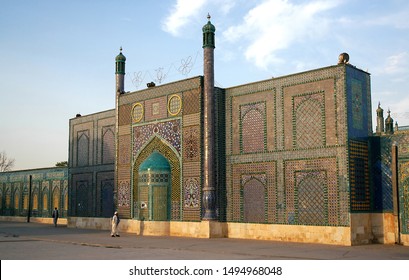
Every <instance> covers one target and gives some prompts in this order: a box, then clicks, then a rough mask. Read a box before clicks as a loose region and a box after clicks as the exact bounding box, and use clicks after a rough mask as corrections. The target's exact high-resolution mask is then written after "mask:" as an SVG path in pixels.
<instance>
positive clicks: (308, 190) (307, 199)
mask: <svg viewBox="0 0 409 280" xmlns="http://www.w3.org/2000/svg"><path fill="white" fill-rule="evenodd" d="M327 181H328V179H327V176H326V172H324V171H307V172H304V171H300V172H296V190H295V193H296V209H297V210H296V221H295V222H296V223H297V224H302V225H326V224H328V219H327V216H328V213H327V212H328V211H327V209H328V208H327V207H328V205H327V201H328V196H327V194H328V191H327V185H326V184H327Z"/></svg>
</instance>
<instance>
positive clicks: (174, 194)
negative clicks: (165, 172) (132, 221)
mask: <svg viewBox="0 0 409 280" xmlns="http://www.w3.org/2000/svg"><path fill="white" fill-rule="evenodd" d="M154 150H157V151H158V152H160V153H161V154H162V155H163V156H164V157H165V158H166V159H167V160H168V161H169V164H170V169H171V220H180V217H181V214H180V207H181V195H180V192H181V185H182V183H181V161H180V159H179V157H178V153H177V151H175V149H174V148H173V147H172V145H170V144H169V143H168V142H167V141H166V140H165V139H163V138H160V137H159V136H158V135H155V136H153V137H152V138H151V139H150V141H148V142H147V144H146V145H145V146H144V147H143V148H142V149H141V150H140V152H139V153H138V154H137V155H136V156H135V159H134V163H133V189H132V192H133V204H134V209H136V210H137V211H135V213H134V217H135V218H138V213H139V212H138V210H139V207H138V202H139V198H138V175H139V174H138V173H139V167H140V165H141V164H142V163H143V162H144V161H145V160H146V159H147V158H148V157H149V156H150V155H151V154H152V152H153V151H154Z"/></svg>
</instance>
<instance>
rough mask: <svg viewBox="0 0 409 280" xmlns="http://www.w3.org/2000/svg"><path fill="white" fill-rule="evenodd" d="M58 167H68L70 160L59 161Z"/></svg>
mask: <svg viewBox="0 0 409 280" xmlns="http://www.w3.org/2000/svg"><path fill="white" fill-rule="evenodd" d="M55 166H57V167H66V166H68V161H59V162H57V163H56V164H55Z"/></svg>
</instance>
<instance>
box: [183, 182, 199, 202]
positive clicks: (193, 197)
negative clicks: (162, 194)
mask: <svg viewBox="0 0 409 280" xmlns="http://www.w3.org/2000/svg"><path fill="white" fill-rule="evenodd" d="M183 193H184V197H183V201H184V203H183V206H184V208H185V209H190V208H193V209H194V208H196V209H198V208H199V207H200V200H201V192H200V179H199V178H184V180H183Z"/></svg>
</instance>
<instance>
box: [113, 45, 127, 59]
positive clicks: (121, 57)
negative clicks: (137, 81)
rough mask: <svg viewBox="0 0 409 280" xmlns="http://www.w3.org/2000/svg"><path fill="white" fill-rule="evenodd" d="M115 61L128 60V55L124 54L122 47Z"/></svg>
mask: <svg viewBox="0 0 409 280" xmlns="http://www.w3.org/2000/svg"><path fill="white" fill-rule="evenodd" d="M115 61H126V57H125V56H124V55H123V54H122V47H121V48H120V49H119V54H118V55H117V56H116V57H115Z"/></svg>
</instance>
